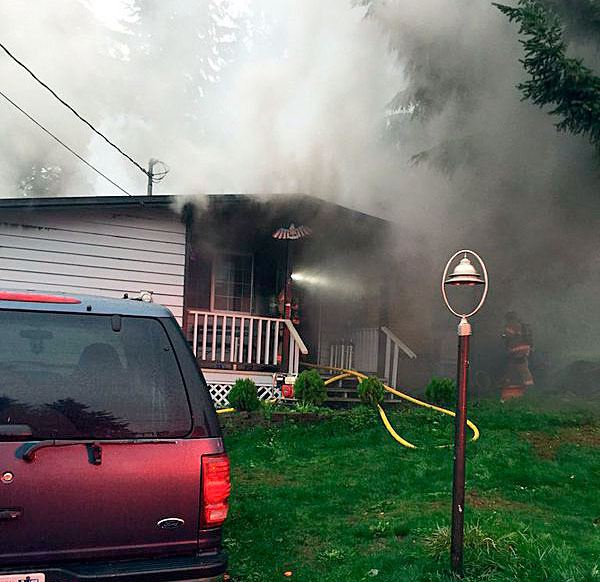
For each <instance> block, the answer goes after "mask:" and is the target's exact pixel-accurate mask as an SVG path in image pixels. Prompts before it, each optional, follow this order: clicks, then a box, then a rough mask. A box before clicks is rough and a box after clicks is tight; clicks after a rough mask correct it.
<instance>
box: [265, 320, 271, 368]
mask: <svg viewBox="0 0 600 582" xmlns="http://www.w3.org/2000/svg"><path fill="white" fill-rule="evenodd" d="M270 347H271V322H270V321H267V339H266V340H265V359H264V363H265V364H268V363H269V358H270V356H271V352H270V351H269V348H270Z"/></svg>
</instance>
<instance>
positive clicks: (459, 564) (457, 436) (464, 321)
mask: <svg viewBox="0 0 600 582" xmlns="http://www.w3.org/2000/svg"><path fill="white" fill-rule="evenodd" d="M460 255H463V257H462V259H461V260H460V262H459V263H458V264H457V265H456V266H455V267H454V270H453V271H452V273H451V274H450V275H449V274H448V272H449V270H450V267H451V265H452V264H453V263H454V261H455V260H456V259H457V258H458V257H459V256H460ZM469 255H470V256H471V257H475V258H476V259H477V261H478V262H479V264H480V265H481V270H482V272H483V277H482V276H481V275H480V274H479V273H478V272H477V271H476V269H475V267H474V266H473V263H472V262H471V260H470V259H469ZM448 285H452V286H457V287H462V286H467V287H472V286H475V285H483V293H482V295H481V299H480V300H479V303H478V304H477V307H475V309H473V310H472V311H471V312H470V313H460V312H458V311H456V310H455V309H454V308H453V307H452V305H450V302H449V300H448V295H447V293H446V286H448ZM487 292H488V274H487V270H486V268H485V264H484V262H483V260H482V259H481V257H480V256H479V255H478V254H477V253H475V252H473V251H469V250H462V251H458V252H457V253H455V254H454V255H452V257H450V260H449V261H448V263H447V264H446V268H445V269H444V274H443V275H442V297H443V298H444V303H445V304H446V307H447V308H448V309H449V310H450V312H451V313H452V314H453V315H455V316H456V317H458V318H459V319H460V323H459V324H458V365H457V382H456V385H457V389H458V394H457V398H456V417H455V422H454V477H453V481H452V533H451V547H450V559H451V564H452V571H453V572H454V573H455V574H458V575H459V576H462V573H463V550H464V524H465V514H464V508H465V448H466V447H465V445H466V423H467V383H468V378H469V343H470V342H469V340H470V338H471V333H472V330H471V324H470V323H469V321H468V319H469V317H472V316H473V315H475V314H476V313H477V312H478V311H479V310H480V309H481V307H482V306H483V303H484V301H485V298H486V296H487Z"/></svg>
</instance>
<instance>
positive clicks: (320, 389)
mask: <svg viewBox="0 0 600 582" xmlns="http://www.w3.org/2000/svg"><path fill="white" fill-rule="evenodd" d="M294 395H295V396H296V398H297V399H298V400H299V401H300V402H301V403H302V404H312V405H313V406H321V404H323V402H325V400H326V398H327V389H326V388H325V382H323V378H321V376H320V375H319V372H317V371H316V370H304V372H300V374H299V375H298V378H296V382H295V383H294Z"/></svg>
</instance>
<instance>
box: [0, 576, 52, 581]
mask: <svg viewBox="0 0 600 582" xmlns="http://www.w3.org/2000/svg"><path fill="white" fill-rule="evenodd" d="M0 582H46V576H45V574H0Z"/></svg>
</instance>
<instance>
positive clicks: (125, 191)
mask: <svg viewBox="0 0 600 582" xmlns="http://www.w3.org/2000/svg"><path fill="white" fill-rule="evenodd" d="M0 96H2V97H4V99H6V100H7V101H8V102H9V103H10V104H11V105H12V106H13V107H16V108H17V109H18V110H19V111H20V112H21V113H22V114H23V115H25V117H27V118H28V119H29V120H30V121H33V123H35V124H36V125H37V126H38V127H39V128H40V129H41V130H42V131H44V132H46V133H47V134H48V135H49V136H50V137H51V138H52V139H53V140H55V141H57V142H58V143H59V144H60V145H61V146H63V147H64V148H65V149H67V150H68V151H70V152H71V153H72V154H73V155H74V156H75V157H76V158H78V159H79V160H80V161H82V162H83V163H84V164H85V165H86V166H88V167H89V168H91V169H92V170H94V172H96V173H97V174H99V175H100V176H102V177H103V178H104V179H105V180H107V181H108V182H110V183H111V184H112V185H113V186H114V187H115V188H118V189H119V190H121V192H124V193H125V194H127V196H131V197H132V198H135V196H134V195H133V194H131V193H129V192H127V190H125V188H122V187H121V186H119V185H118V184H117V183H116V182H114V181H113V180H111V179H110V178H109V177H108V176H107V175H106V174H104V173H102V172H101V171H100V170H98V168H96V167H94V166H92V164H90V163H89V162H88V161H87V160H86V159H85V158H83V157H82V156H80V155H79V154H78V153H77V152H76V151H75V150H73V149H72V148H70V147H69V146H68V145H67V144H66V143H65V142H63V141H61V140H60V139H59V138H58V137H56V136H55V135H54V134H53V133H52V132H51V131H50V130H49V129H46V128H45V127H44V126H43V125H42V124H41V123H39V121H37V120H36V119H34V118H33V117H32V116H31V115H29V113H27V111H25V110H24V109H22V108H21V107H19V105H17V104H16V103H15V102H14V101H13V100H12V99H11V98H10V97H8V96H7V95H5V94H4V93H3V92H2V91H0ZM139 202H140V204H142V205H143V204H144V203H143V202H142V201H141V200H140V201H139Z"/></svg>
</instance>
